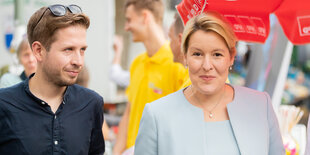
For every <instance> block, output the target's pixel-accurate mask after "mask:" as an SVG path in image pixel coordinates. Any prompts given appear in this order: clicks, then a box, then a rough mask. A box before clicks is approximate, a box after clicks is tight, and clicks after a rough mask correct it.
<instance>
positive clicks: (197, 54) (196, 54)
mask: <svg viewBox="0 0 310 155" xmlns="http://www.w3.org/2000/svg"><path fill="white" fill-rule="evenodd" d="M193 56H201V54H200V53H198V52H194V53H193Z"/></svg>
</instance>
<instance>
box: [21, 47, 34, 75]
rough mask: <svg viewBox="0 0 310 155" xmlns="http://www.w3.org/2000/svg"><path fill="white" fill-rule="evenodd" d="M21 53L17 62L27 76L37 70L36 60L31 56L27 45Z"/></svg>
mask: <svg viewBox="0 0 310 155" xmlns="http://www.w3.org/2000/svg"><path fill="white" fill-rule="evenodd" d="M25 46H26V47H25V48H24V49H23V50H22V51H21V53H20V55H19V61H20V63H21V64H22V65H23V66H24V69H25V73H26V75H27V76H29V75H30V74H32V73H34V72H35V71H36V69H37V59H36V58H35V56H34V55H33V53H32V51H31V49H30V46H29V44H27V45H25Z"/></svg>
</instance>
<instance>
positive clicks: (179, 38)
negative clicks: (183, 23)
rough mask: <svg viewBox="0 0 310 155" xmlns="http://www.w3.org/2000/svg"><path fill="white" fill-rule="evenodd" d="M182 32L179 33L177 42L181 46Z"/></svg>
mask: <svg viewBox="0 0 310 155" xmlns="http://www.w3.org/2000/svg"><path fill="white" fill-rule="evenodd" d="M182 35H183V34H182V33H179V35H178V43H179V44H180V46H181V44H182Z"/></svg>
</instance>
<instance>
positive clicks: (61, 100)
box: [0, 5, 104, 155]
mask: <svg viewBox="0 0 310 155" xmlns="http://www.w3.org/2000/svg"><path fill="white" fill-rule="evenodd" d="M88 27H89V18H88V17H87V16H86V15H84V14H83V13H82V10H81V8H80V7H79V6H77V5H69V6H63V5H52V6H49V7H42V8H41V9H39V10H38V11H37V12H35V13H34V14H33V15H32V16H31V18H30V20H29V22H28V26H27V34H28V40H29V43H30V45H31V46H30V47H31V49H32V52H33V54H34V56H35V57H36V59H37V71H36V73H35V74H32V75H31V76H30V77H29V79H26V80H25V81H24V82H22V83H19V84H17V85H14V86H12V87H9V88H4V89H0V154H31V155H36V154H103V153H104V140H103V135H102V131H101V127H102V123H103V110H102V105H103V99H102V97H101V96H99V95H98V94H97V93H95V92H94V91H91V90H89V89H86V88H83V87H81V86H78V85H74V83H75V82H76V79H77V76H78V74H79V72H80V71H81V69H82V67H83V65H84V52H85V50H86V48H87V44H86V30H87V28H88Z"/></svg>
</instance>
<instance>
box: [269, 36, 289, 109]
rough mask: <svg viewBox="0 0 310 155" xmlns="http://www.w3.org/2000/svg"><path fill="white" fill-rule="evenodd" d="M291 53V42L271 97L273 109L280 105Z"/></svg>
mask: <svg viewBox="0 0 310 155" xmlns="http://www.w3.org/2000/svg"><path fill="white" fill-rule="evenodd" d="M292 52H293V44H292V42H290V41H288V42H287V45H286V49H285V53H284V57H283V61H282V63H281V67H280V71H279V74H278V78H277V81H276V85H275V88H274V91H273V95H272V104H273V106H274V109H276V108H277V107H278V106H279V105H280V104H281V99H282V95H283V91H284V86H285V82H286V79H287V73H288V69H289V66H290V61H291V57H292Z"/></svg>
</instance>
